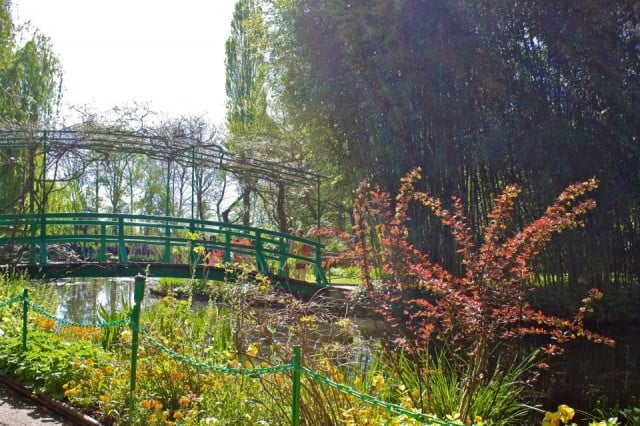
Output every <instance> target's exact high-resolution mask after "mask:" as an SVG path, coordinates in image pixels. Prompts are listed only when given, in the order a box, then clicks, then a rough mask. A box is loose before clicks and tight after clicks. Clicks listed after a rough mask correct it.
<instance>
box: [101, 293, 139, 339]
mask: <svg viewBox="0 0 640 426" xmlns="http://www.w3.org/2000/svg"><path fill="white" fill-rule="evenodd" d="M120 307H121V308H120V310H119V311H116V310H115V306H113V307H109V306H104V305H102V304H101V305H100V306H98V317H99V318H100V321H102V322H103V323H109V322H115V321H120V320H123V319H125V318H128V317H129V316H130V315H131V311H132V309H133V307H132V306H131V303H129V301H128V300H127V299H125V297H124V296H121V298H120ZM122 328H123V326H120V327H118V328H116V327H102V328H101V329H100V344H101V345H102V349H104V350H107V351H108V350H109V349H110V348H111V345H112V344H113V343H115V342H116V341H117V339H118V337H119V336H120V332H121V331H122Z"/></svg>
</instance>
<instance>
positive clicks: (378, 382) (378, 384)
mask: <svg viewBox="0 0 640 426" xmlns="http://www.w3.org/2000/svg"><path fill="white" fill-rule="evenodd" d="M371 385H372V386H373V387H374V388H376V389H378V390H379V389H380V388H382V387H383V386H384V376H382V375H381V374H376V375H375V376H373V379H372V380H371Z"/></svg>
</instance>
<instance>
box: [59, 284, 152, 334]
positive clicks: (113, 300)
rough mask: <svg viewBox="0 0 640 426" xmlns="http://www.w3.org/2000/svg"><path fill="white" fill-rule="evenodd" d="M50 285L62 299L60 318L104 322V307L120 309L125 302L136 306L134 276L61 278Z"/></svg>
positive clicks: (114, 310) (81, 321) (60, 301)
mask: <svg viewBox="0 0 640 426" xmlns="http://www.w3.org/2000/svg"><path fill="white" fill-rule="evenodd" d="M50 285H51V286H52V290H53V291H54V293H55V294H56V296H57V300H58V305H57V307H56V312H55V315H56V317H58V318H64V319H67V320H70V321H74V322H80V323H97V322H100V317H99V315H98V308H99V307H100V306H104V307H107V308H108V309H109V310H110V311H112V312H117V311H119V310H122V308H123V302H124V303H128V304H130V305H133V289H134V281H133V278H111V279H105V278H87V279H82V280H79V279H60V280H57V281H55V282H54V283H52V284H50ZM145 299H148V298H145ZM143 303H144V302H143Z"/></svg>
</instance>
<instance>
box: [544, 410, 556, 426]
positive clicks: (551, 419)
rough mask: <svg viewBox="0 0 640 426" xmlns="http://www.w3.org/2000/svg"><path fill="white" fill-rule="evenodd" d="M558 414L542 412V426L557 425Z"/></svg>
mask: <svg viewBox="0 0 640 426" xmlns="http://www.w3.org/2000/svg"><path fill="white" fill-rule="evenodd" d="M559 425H560V414H558V413H552V412H550V411H547V412H546V413H544V419H542V426H559Z"/></svg>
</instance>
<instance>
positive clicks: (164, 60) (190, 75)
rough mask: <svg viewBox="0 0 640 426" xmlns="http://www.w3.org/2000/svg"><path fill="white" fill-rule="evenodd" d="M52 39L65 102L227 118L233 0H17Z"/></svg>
mask: <svg viewBox="0 0 640 426" xmlns="http://www.w3.org/2000/svg"><path fill="white" fill-rule="evenodd" d="M12 4H13V6H12V10H13V13H14V17H15V18H16V20H17V22H25V21H29V22H30V24H31V27H32V29H33V28H37V29H38V30H40V32H41V33H43V34H45V35H46V36H48V37H49V38H50V39H51V44H52V46H53V50H54V51H55V52H56V54H57V55H58V56H59V58H60V61H61V62H62V67H63V70H64V71H63V72H64V77H63V78H64V81H63V86H64V88H63V90H64V97H63V102H64V104H66V105H80V106H84V105H86V106H88V107H89V109H91V110H94V111H96V112H104V111H107V110H109V109H111V108H112V107H114V106H120V107H124V106H132V105H133V104H134V103H138V104H145V103H146V104H148V105H149V107H150V109H151V110H152V111H155V112H158V113H163V114H166V115H168V116H181V115H204V116H205V117H207V118H208V119H209V121H210V122H211V123H214V124H222V123H223V122H224V116H225V101H226V95H225V88H224V82H225V72H224V44H225V42H226V40H227V38H228V36H229V32H230V26H231V18H232V15H233V8H234V5H235V0H179V1H178V0H12Z"/></svg>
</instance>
